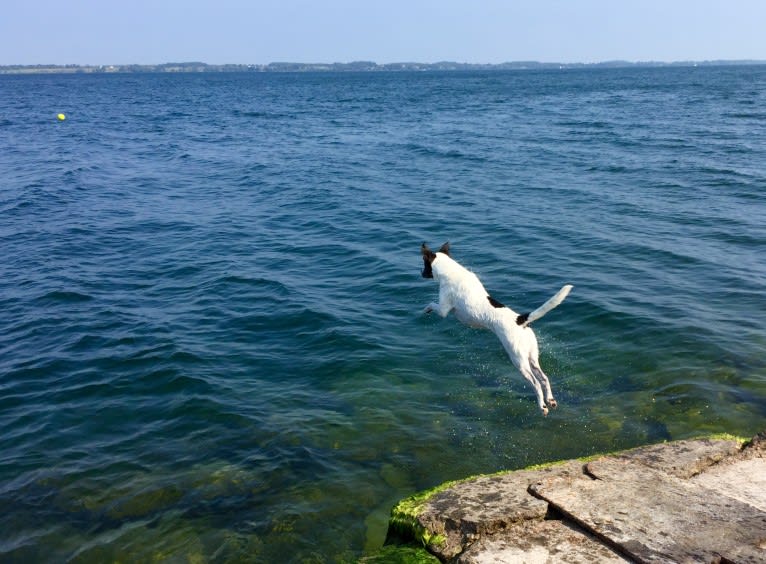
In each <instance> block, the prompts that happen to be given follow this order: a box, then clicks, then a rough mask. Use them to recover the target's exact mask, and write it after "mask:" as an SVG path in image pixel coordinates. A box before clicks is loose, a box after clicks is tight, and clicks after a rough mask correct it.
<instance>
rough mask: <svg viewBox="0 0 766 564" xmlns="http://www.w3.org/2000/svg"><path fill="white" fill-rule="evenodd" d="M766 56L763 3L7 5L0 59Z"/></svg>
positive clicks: (78, 0) (51, 1)
mask: <svg viewBox="0 0 766 564" xmlns="http://www.w3.org/2000/svg"><path fill="white" fill-rule="evenodd" d="M615 59H624V60H629V61H646V60H656V61H677V60H706V59H764V60H766V0H729V1H726V0H720V1H712V0H695V1H691V0H641V1H632V2H631V1H627V0H625V1H623V0H569V1H565V0H515V1H514V0H505V1H501V0H475V1H470V0H461V1H457V0H439V1H435V0H423V1H418V0H408V1H403V0H385V1H377V2H367V1H364V0H322V1H313V2H312V1H307V0H273V1H265V0H260V1H259V0H217V1H204V2H203V1H200V0H120V1H116V0H5V1H4V2H3V4H2V11H1V12H0V65H3V64H46V63H55V64H70V63H71V64H95V65H98V64H127V63H145V64H150V63H163V62H179V61H203V62H207V63H256V64H258V63H268V62H273V61H293V62H349V61H354V60H371V61H375V62H378V63H389V62H402V61H417V62H436V61H443V60H450V61H459V62H474V63H500V62H504V61H518V60H536V61H546V62H597V61H604V60H615Z"/></svg>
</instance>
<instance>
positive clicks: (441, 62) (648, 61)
mask: <svg viewBox="0 0 766 564" xmlns="http://www.w3.org/2000/svg"><path fill="white" fill-rule="evenodd" d="M711 63H729V64H733V63H747V64H758V63H760V64H766V59H752V58H738V59H675V60H658V59H645V60H641V59H634V60H631V59H601V60H597V61H568V62H565V61H540V60H535V59H516V60H508V61H503V62H499V63H487V62H467V61H455V60H448V59H444V60H439V61H434V62H424V61H417V60H409V61H408V60H402V61H392V62H387V63H378V62H377V61H372V60H368V59H353V60H348V61H333V62H326V61H290V60H276V61H271V62H268V63H207V62H204V61H195V60H187V61H173V60H169V61H165V62H162V63H135V62H133V63H4V64H0V68H8V67H14V68H18V67H62V68H67V67H83V68H85V67H94V68H102V67H136V66H139V67H161V66H169V65H172V66H187V65H198V66H212V67H223V66H238V67H268V66H275V65H306V66H349V65H360V64H365V65H371V66H373V65H374V66H382V67H386V66H395V65H423V66H436V65H445V64H449V65H460V66H483V67H494V66H504V65H523V64H526V65H564V66H566V65H579V66H582V65H605V64H625V65H652V64H653V65H676V64H711Z"/></svg>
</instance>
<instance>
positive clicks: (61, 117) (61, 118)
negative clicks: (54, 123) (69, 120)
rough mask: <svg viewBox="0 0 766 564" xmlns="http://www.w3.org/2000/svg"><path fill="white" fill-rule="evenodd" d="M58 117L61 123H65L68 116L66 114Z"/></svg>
mask: <svg viewBox="0 0 766 564" xmlns="http://www.w3.org/2000/svg"><path fill="white" fill-rule="evenodd" d="M56 117H57V118H59V121H64V120H65V119H66V116H65V115H64V114H59V115H57V116H56Z"/></svg>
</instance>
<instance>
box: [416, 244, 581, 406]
mask: <svg viewBox="0 0 766 564" xmlns="http://www.w3.org/2000/svg"><path fill="white" fill-rule="evenodd" d="M422 252H423V260H424V262H425V263H426V269H424V272H423V276H425V277H430V276H427V274H426V270H427V269H428V264H429V263H430V272H429V274H431V273H432V275H433V278H434V280H436V281H437V282H439V303H438V304H436V303H430V304H429V305H428V306H426V308H425V310H424V311H425V313H431V312H432V311H435V312H437V313H438V314H439V315H440V316H442V317H446V316H447V315H448V314H449V312H451V311H454V312H455V316H456V317H457V318H458V320H460V321H461V322H462V323H465V324H466V325H469V326H471V327H481V328H485V329H490V330H491V331H493V332H494V333H495V335H497V336H498V338H499V339H500V342H501V343H502V344H503V347H504V348H505V350H506V352H507V353H508V356H509V357H510V358H511V361H512V362H513V364H514V365H515V366H516V368H518V369H519V372H521V374H522V376H524V378H526V379H527V380H528V381H529V383H530V384H532V387H533V388H534V390H535V393H536V394H537V403H538V405H539V406H540V409H541V410H542V412H543V415H547V414H548V407H549V406H550V407H556V400H555V399H553V392H552V391H551V384H550V382H549V381H548V377H547V376H546V375H545V372H543V370H542V368H540V362H539V360H538V356H539V349H538V346H537V338H536V337H535V333H534V331H532V328H531V327H529V326H528V325H529V323H531V322H532V321H534V320H536V319H539V318H541V317H542V316H543V315H545V314H546V313H548V312H549V311H550V310H552V309H553V308H555V307H556V306H557V305H559V304H560V303H561V302H562V301H564V298H566V297H567V295H568V294H569V291H570V290H571V289H572V286H571V285H566V286H564V287H562V288H561V290H559V291H558V292H557V293H556V295H555V296H553V297H552V298H551V299H550V300H548V301H547V302H545V303H544V304H543V305H542V306H540V307H539V308H537V309H536V310H534V311H533V312H531V313H530V314H528V316H526V317H523V316H522V319H523V322H522V323H521V324H519V323H518V322H517V320H519V314H518V313H516V312H515V311H513V310H512V309H511V308H509V307H506V306H502V305H501V304H498V303H497V302H495V304H494V305H493V303H492V301H490V298H489V294H488V293H487V291H486V290H485V289H484V286H483V285H482V283H481V282H480V281H479V278H478V277H477V276H476V275H475V274H474V273H473V272H471V271H470V270H467V269H466V268H464V267H463V266H461V265H460V264H458V263H457V262H456V261H455V260H453V259H452V258H451V257H450V256H449V254H447V253H448V252H449V245H448V244H445V245H443V246H442V248H441V249H440V250H439V252H436V253H433V252H432V251H430V249H428V247H426V245H425V244H423V247H422ZM543 390H544V391H545V396H543ZM543 398H544V399H543ZM546 403H547V405H546Z"/></svg>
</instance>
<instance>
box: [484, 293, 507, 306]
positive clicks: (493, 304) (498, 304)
mask: <svg viewBox="0 0 766 564" xmlns="http://www.w3.org/2000/svg"><path fill="white" fill-rule="evenodd" d="M487 299H488V300H489V303H491V304H492V307H497V308H501V307H505V306H504V305H503V304H501V303H500V302H498V301H497V300H496V299H495V298H493V297H492V296H487Z"/></svg>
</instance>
